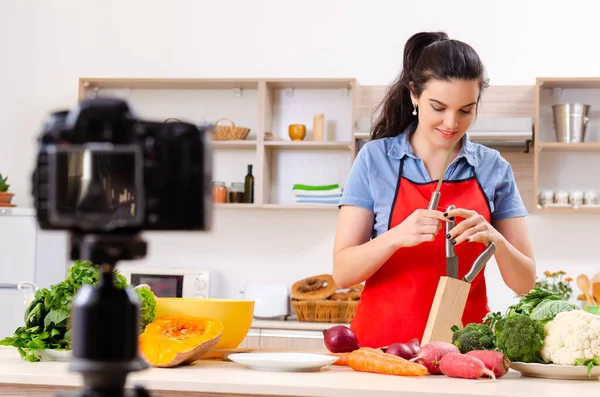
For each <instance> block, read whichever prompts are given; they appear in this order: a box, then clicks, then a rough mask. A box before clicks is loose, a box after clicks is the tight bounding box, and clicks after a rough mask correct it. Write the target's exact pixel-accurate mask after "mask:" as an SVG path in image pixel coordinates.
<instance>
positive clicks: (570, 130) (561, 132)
mask: <svg viewBox="0 0 600 397" xmlns="http://www.w3.org/2000/svg"><path fill="white" fill-rule="evenodd" d="M589 111H590V105H583V104H580V103H563V104H559V105H554V106H552V112H553V113H554V130H555V132H556V140H557V141H558V142H566V143H580V142H583V141H584V140H585V132H586V130H587V125H588V122H589V118H588V113H589Z"/></svg>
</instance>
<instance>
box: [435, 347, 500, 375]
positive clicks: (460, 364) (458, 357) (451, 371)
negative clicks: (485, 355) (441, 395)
mask: <svg viewBox="0 0 600 397" xmlns="http://www.w3.org/2000/svg"><path fill="white" fill-rule="evenodd" d="M440 370H441V371H442V373H443V374H444V375H446V376H449V377H451V378H464V379H479V378H481V377H482V376H484V375H487V376H489V377H490V378H492V379H493V380H496V375H494V372H493V371H490V370H489V369H487V368H486V366H485V364H484V363H483V361H481V360H480V359H478V358H477V357H474V356H470V355H467V354H461V353H448V354H445V355H444V357H442V359H441V360H440Z"/></svg>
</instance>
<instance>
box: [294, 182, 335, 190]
mask: <svg viewBox="0 0 600 397" xmlns="http://www.w3.org/2000/svg"><path fill="white" fill-rule="evenodd" d="M339 187H340V185H338V184H337V183H336V184H335V185H321V186H314V185H302V184H300V183H297V184H295V185H294V187H293V188H292V190H332V189H338V188H339Z"/></svg>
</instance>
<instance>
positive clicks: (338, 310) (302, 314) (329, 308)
mask: <svg viewBox="0 0 600 397" xmlns="http://www.w3.org/2000/svg"><path fill="white" fill-rule="evenodd" d="M358 302H359V301H356V300H344V301H342V300H339V301H334V300H328V299H323V300H295V299H294V300H292V308H293V309H294V311H295V312H296V315H297V316H298V321H303V322H317V323H350V322H351V321H352V318H353V317H354V313H355V312H356V305H357V304H358Z"/></svg>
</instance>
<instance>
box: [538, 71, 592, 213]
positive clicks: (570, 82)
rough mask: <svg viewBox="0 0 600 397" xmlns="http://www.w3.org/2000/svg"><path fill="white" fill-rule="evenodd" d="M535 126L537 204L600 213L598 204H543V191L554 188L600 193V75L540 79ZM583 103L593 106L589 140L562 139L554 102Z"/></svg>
mask: <svg viewBox="0 0 600 397" xmlns="http://www.w3.org/2000/svg"><path fill="white" fill-rule="evenodd" d="M535 90H536V92H535V128H534V178H533V187H534V195H533V196H534V197H533V199H534V200H535V203H534V208H535V209H536V212H538V213H543V214H560V213H567V214H600V208H598V207H597V206H587V207H586V206H582V207H568V208H562V207H558V208H557V207H542V206H541V205H540V199H539V194H540V192H542V191H545V190H549V191H553V192H559V191H562V192H574V191H581V192H584V194H585V192H588V191H593V192H596V194H597V195H599V196H600V178H598V177H597V170H598V169H600V120H598V119H597V118H596V117H595V115H594V113H595V112H597V109H600V95H599V94H600V77H598V78H596V77H582V78H557V77H549V78H547V77H544V78H537V79H536V87H535ZM561 103H583V104H587V105H590V106H591V112H590V114H589V115H588V116H589V122H588V125H587V131H586V136H585V140H584V141H583V142H581V143H567V142H559V141H558V139H557V137H556V133H555V127H554V124H553V112H552V105H554V104H561Z"/></svg>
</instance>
